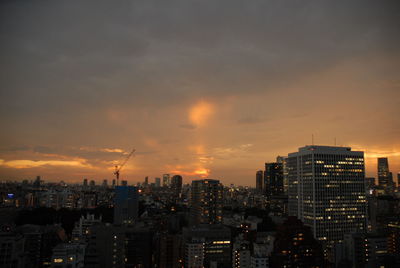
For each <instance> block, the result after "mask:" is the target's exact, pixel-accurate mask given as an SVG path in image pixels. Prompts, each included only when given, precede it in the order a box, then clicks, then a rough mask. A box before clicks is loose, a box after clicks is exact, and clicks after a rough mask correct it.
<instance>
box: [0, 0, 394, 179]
mask: <svg viewBox="0 0 400 268" xmlns="http://www.w3.org/2000/svg"><path fill="white" fill-rule="evenodd" d="M0 5H1V8H0V14H1V15H0V22H1V23H0V35H1V36H2V37H3V38H2V40H3V42H1V44H0V53H1V55H2V68H1V70H2V71H1V74H0V80H1V90H0V96H1V97H0V123H1V126H2V132H1V133H0V179H1V180H7V179H10V180H22V179H29V178H30V179H34V178H35V177H36V176H37V175H40V176H42V178H43V179H44V180H45V181H59V180H64V181H66V182H82V180H83V179H84V178H88V179H89V180H91V179H94V180H96V181H97V182H101V181H102V180H103V179H105V178H107V179H109V180H111V179H113V178H114V177H113V170H114V166H115V164H117V163H118V162H120V161H122V159H123V158H124V156H125V155H126V154H127V153H129V152H130V151H131V150H132V149H133V148H135V149H136V153H135V155H134V157H133V158H132V159H130V160H129V162H128V163H127V165H126V166H125V167H124V169H123V170H122V171H121V180H128V181H129V182H130V183H133V182H138V181H143V180H144V178H145V177H146V176H149V177H150V178H151V181H153V180H154V178H155V177H161V176H162V174H165V173H168V174H171V175H174V174H180V175H182V176H183V179H184V183H189V182H190V181H192V180H194V179H201V178H210V179H217V180H220V181H221V182H222V183H223V184H225V185H228V184H230V183H234V184H236V185H250V186H254V185H255V172H256V171H257V170H260V169H263V167H264V164H265V162H272V161H275V159H276V157H277V156H278V155H281V156H282V155H283V156H284V155H287V154H288V153H292V152H296V151H297V149H298V148H300V147H302V146H305V145H307V144H311V143H312V138H311V136H312V135H313V136H314V142H313V143H314V144H318V145H334V144H335V143H336V144H337V145H342V146H346V147H351V148H352V149H353V150H356V151H358V150H361V151H364V152H365V163H366V176H367V177H375V178H377V158H378V157H387V158H388V159H389V169H390V171H391V172H392V173H393V177H394V178H395V177H396V176H397V174H398V173H399V172H400V140H399V138H398V137H400V124H399V119H398V115H399V114H400V80H399V70H400V42H399V41H400V35H399V34H398V29H399V27H400V25H399V19H398V11H399V5H398V4H397V3H396V1H384V2H382V1H379V2H377V1H353V2H351V3H337V2H334V3H333V2H326V1H309V2H307V3H300V2H299V3H283V2H281V1H279V2H273V1H255V2H254V3H251V4H246V5H244V4H243V3H241V1H232V0H229V1H218V3H215V1H201V2H198V1H185V3H181V2H178V1H169V3H157V2H151V1H146V2H145V3H141V2H139V1H129V2H124V3H111V2H107V1H99V0H97V1H85V2H84V3H72V2H71V1H57V3H55V2H54V1H41V2H40V3H37V2H36V1H35V2H34V1H2V2H1V4H0Z"/></svg>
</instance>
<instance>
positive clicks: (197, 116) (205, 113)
mask: <svg viewBox="0 0 400 268" xmlns="http://www.w3.org/2000/svg"><path fill="white" fill-rule="evenodd" d="M213 113H214V106H213V105H212V104H211V103H209V102H206V101H200V102H198V103H196V104H195V105H194V106H192V107H191V108H190V110H189V120H190V122H191V123H192V124H193V125H195V126H197V127H201V126H204V125H205V124H206V122H207V121H208V119H209V118H210V117H211V115H212V114H213Z"/></svg>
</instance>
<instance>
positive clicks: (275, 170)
mask: <svg viewBox="0 0 400 268" xmlns="http://www.w3.org/2000/svg"><path fill="white" fill-rule="evenodd" d="M264 189H265V194H266V195H267V196H268V197H269V198H271V197H273V196H279V195H282V194H283V164H282V163H277V162H274V163H265V171H264Z"/></svg>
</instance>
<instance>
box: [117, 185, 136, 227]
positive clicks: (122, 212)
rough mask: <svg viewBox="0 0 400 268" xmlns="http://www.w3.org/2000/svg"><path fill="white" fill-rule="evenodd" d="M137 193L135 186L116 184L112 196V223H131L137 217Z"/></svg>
mask: <svg viewBox="0 0 400 268" xmlns="http://www.w3.org/2000/svg"><path fill="white" fill-rule="evenodd" d="M138 202H139V194H138V190H137V188H136V187H133V186H116V187H115V198H114V223H115V224H131V223H133V222H134V221H135V220H136V219H137V217H138Z"/></svg>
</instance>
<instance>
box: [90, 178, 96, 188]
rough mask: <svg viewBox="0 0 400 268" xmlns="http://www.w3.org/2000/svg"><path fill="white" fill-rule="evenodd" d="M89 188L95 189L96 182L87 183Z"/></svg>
mask: <svg viewBox="0 0 400 268" xmlns="http://www.w3.org/2000/svg"><path fill="white" fill-rule="evenodd" d="M89 186H90V187H91V188H93V187H95V186H96V182H95V181H94V180H91V181H90V183H89Z"/></svg>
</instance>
